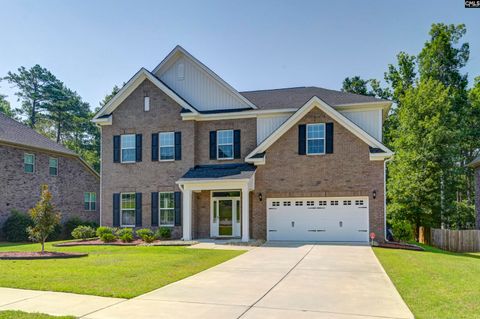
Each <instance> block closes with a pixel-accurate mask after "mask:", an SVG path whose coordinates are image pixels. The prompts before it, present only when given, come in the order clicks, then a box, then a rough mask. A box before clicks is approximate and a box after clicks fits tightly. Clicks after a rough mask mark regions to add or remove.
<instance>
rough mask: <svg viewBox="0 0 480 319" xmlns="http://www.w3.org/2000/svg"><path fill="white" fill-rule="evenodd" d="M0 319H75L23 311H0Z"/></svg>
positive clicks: (73, 318)
mask: <svg viewBox="0 0 480 319" xmlns="http://www.w3.org/2000/svg"><path fill="white" fill-rule="evenodd" d="M0 319H75V317H71V316H61V317H57V316H50V315H46V314H43V313H28V312H23V311H10V310H9V311H0Z"/></svg>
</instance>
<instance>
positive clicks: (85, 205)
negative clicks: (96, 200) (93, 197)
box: [83, 202, 90, 210]
mask: <svg viewBox="0 0 480 319" xmlns="http://www.w3.org/2000/svg"><path fill="white" fill-rule="evenodd" d="M83 208H84V209H85V210H90V203H89V202H85V203H84V204H83Z"/></svg>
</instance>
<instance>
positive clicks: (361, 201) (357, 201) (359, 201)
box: [355, 199, 363, 206]
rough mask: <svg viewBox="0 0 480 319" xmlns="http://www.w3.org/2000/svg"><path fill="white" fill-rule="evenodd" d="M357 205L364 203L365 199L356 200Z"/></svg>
mask: <svg viewBox="0 0 480 319" xmlns="http://www.w3.org/2000/svg"><path fill="white" fill-rule="evenodd" d="M355 205H357V206H361V205H363V200H361V199H358V200H355Z"/></svg>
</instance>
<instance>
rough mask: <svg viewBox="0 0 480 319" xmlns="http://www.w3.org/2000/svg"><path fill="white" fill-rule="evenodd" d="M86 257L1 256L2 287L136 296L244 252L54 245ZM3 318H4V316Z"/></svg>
mask: <svg viewBox="0 0 480 319" xmlns="http://www.w3.org/2000/svg"><path fill="white" fill-rule="evenodd" d="M39 249H40V245H39V244H0V251H38V250H39ZM46 250H48V251H61V252H87V253H89V256H88V257H82V258H74V259H48V260H0V287H9V288H23V289H34V290H50V291H62V292H73V293H78V294H88V295H97V296H106V297H120V298H132V297H135V296H138V295H141V294H143V293H146V292H149V291H151V290H154V289H157V288H160V287H163V286H165V285H168V284H169V283H172V282H175V281H178V280H180V279H183V278H185V277H188V276H191V275H193V274H196V273H198V272H200V271H202V270H205V269H208V268H210V267H212V266H215V265H217V264H220V263H222V262H224V261H227V260H229V259H231V258H233V257H236V256H238V255H240V254H242V253H243V252H244V251H234V250H206V249H188V248H186V247H158V246H157V247H155V246H133V247H125V246H124V247H115V246H94V247H89V246H78V247H64V248H60V247H52V243H48V244H47V245H46ZM0 318H1V317H0Z"/></svg>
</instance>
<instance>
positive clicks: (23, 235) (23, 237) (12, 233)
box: [2, 210, 33, 242]
mask: <svg viewBox="0 0 480 319" xmlns="http://www.w3.org/2000/svg"><path fill="white" fill-rule="evenodd" d="M30 226H33V221H32V219H31V218H30V216H28V215H27V214H23V213H21V212H19V211H17V210H12V213H11V214H10V216H9V217H8V218H7V220H6V221H5V223H4V224H3V228H2V231H3V236H4V237H5V239H6V240H7V241H11V242H21V241H28V233H27V227H30Z"/></svg>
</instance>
